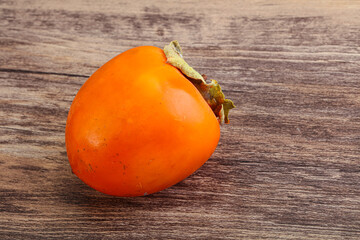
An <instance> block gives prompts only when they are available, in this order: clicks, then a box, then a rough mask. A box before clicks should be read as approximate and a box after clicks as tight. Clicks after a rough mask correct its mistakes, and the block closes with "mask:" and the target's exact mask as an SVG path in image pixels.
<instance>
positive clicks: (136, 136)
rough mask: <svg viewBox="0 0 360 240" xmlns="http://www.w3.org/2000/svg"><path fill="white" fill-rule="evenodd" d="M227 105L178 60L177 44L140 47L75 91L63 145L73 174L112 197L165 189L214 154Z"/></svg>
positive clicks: (212, 86)
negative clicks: (163, 46) (161, 46)
mask: <svg viewBox="0 0 360 240" xmlns="http://www.w3.org/2000/svg"><path fill="white" fill-rule="evenodd" d="M233 107H234V105H233V103H232V101H230V100H228V99H225V97H224V94H223V93H222V92H221V88H220V86H219V85H218V84H217V82H216V81H215V80H212V82H211V83H206V79H205V78H204V76H202V75H200V74H199V73H198V72H196V71H195V70H194V69H193V68H191V67H190V66H189V65H188V64H187V63H186V62H185V61H184V59H183V58H182V51H181V48H180V46H179V44H178V42H177V41H173V42H171V43H170V44H169V45H168V46H165V48H164V50H162V49H160V48H157V47H153V46H141V47H136V48H132V49H130V50H127V51H125V52H123V53H121V54H120V55H118V56H116V57H114V58H113V59H111V60H110V61H109V62H107V63H106V64H104V65H103V66H102V67H100V68H99V69H98V70H97V71H96V72H95V73H94V74H93V75H92V76H90V78H89V79H88V80H87V81H86V82H85V83H84V85H83V86H82V87H81V88H80V90H79V91H78V93H77V95H76V96H75V98H74V100H73V102H72V105H71V107H70V111H69V114H68V118H67V123H66V130H65V140H66V149H67V155H68V159H69V162H70V165H71V168H72V171H73V173H75V174H76V175H77V176H78V177H79V178H80V179H81V180H82V181H83V182H85V183H86V184H88V185H89V186H90V187H92V188H94V189H96V190H98V191H100V192H103V193H106V194H110V195H115V196H123V197H125V196H142V195H147V194H151V193H155V192H158V191H160V190H163V189H165V188H168V187H170V186H172V185H174V184H176V183H178V182H179V181H181V180H183V179H184V178H186V177H188V176H189V175H190V174H192V173H193V172H195V171H196V170H197V169H198V168H199V167H201V166H202V165H203V164H204V163H205V162H206V161H207V160H208V159H209V158H210V156H211V155H212V153H213V152H214V150H215V148H216V146H217V144H218V141H219V137H220V123H221V122H226V123H227V122H228V121H229V120H228V112H229V109H231V108H233Z"/></svg>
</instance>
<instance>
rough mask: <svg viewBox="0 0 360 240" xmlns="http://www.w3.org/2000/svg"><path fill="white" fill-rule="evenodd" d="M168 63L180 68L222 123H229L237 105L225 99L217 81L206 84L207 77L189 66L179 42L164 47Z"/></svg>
mask: <svg viewBox="0 0 360 240" xmlns="http://www.w3.org/2000/svg"><path fill="white" fill-rule="evenodd" d="M164 52H165V55H166V58H167V62H168V63H169V64H171V65H172V66H174V67H176V68H178V69H179V70H180V71H181V72H182V73H183V74H184V76H185V77H186V78H187V79H189V80H190V81H191V83H192V84H193V85H194V86H195V87H196V88H197V89H198V90H199V92H200V93H201V95H202V96H203V97H204V99H205V101H206V102H207V103H208V104H209V106H210V107H211V109H212V110H213V112H214V114H215V116H216V117H217V118H218V120H219V122H220V123H223V122H225V123H229V116H228V115H229V111H230V109H232V108H234V107H235V105H234V103H233V102H232V101H231V100H230V99H225V95H224V93H223V92H222V91H221V87H220V85H219V84H218V83H217V81H215V80H213V79H211V82H210V83H206V79H207V77H206V75H201V74H199V73H198V72H197V71H195V70H194V69H193V68H192V67H190V66H189V64H187V63H186V62H185V60H184V58H183V56H182V50H181V47H180V45H179V43H178V41H172V42H171V43H170V44H169V45H167V46H165V47H164Z"/></svg>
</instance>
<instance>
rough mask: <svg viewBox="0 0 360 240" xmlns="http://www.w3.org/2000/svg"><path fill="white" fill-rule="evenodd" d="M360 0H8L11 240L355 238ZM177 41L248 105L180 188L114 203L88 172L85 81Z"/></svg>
mask: <svg viewBox="0 0 360 240" xmlns="http://www.w3.org/2000/svg"><path fill="white" fill-rule="evenodd" d="M359 11H360V2H359V1H320V2H305V1H222V3H221V4H220V3H219V2H217V1H199V2H197V3H194V2H192V1H183V2H166V3H162V2H161V1H151V2H150V1H149V2H146V3H140V2H135V1H132V2H128V1H106V2H99V1H91V0H83V1H75V2H74V1H41V0H36V1H31V3H29V2H28V1H22V0H19V1H11V0H5V1H1V2H0V51H1V55H0V211H1V215H0V238H1V239H14V238H16V239H29V238H31V239H32V238H45V239H49V238H59V239H74V238H75V239H82V238H84V239H89V238H94V239H97V238H99V239H103V238H105V239H119V238H131V239H143V238H154V239H169V238H170V239H241V238H245V239H358V238H359V236H360V187H359V184H358V182H359V181H360V167H359V160H360V159H359V156H360V148H359V147H360V82H359V76H360V70H359V69H360V64H359V63H360V48H359V45H360V31H359V30H360V27H359V26H360V15H359V14H358V13H359ZM173 39H178V40H179V41H180V43H181V44H182V46H183V50H184V52H185V58H186V59H187V60H188V62H189V63H191V65H192V66H194V67H195V69H197V70H198V71H200V72H201V73H206V74H207V75H208V76H209V77H211V78H215V79H217V80H219V81H220V82H221V83H222V87H223V89H224V92H225V93H226V95H227V96H228V97H229V98H231V99H233V100H234V102H235V104H236V105H237V106H238V108H236V109H235V110H234V111H233V112H232V113H231V124H230V125H226V126H223V127H222V129H221V131H222V136H221V140H220V142H219V146H218V148H217V150H216V152H215V153H214V154H213V156H212V157H211V159H210V160H209V161H208V162H207V163H206V164H205V165H204V166H203V167H202V168H201V169H199V170H198V171H197V172H196V173H195V174H193V175H192V176H191V177H189V178H187V179H186V180H184V181H182V182H181V183H179V184H177V185H176V186H174V187H171V188H169V189H166V190H164V191H162V192H160V193H156V194H153V195H151V196H147V197H142V198H126V199H123V198H115V197H111V196H106V195H103V194H101V193H98V192H96V191H94V190H92V189H90V188H89V187H87V186H86V185H84V184H83V183H82V182H81V181H80V180H79V179H77V178H76V177H75V176H74V175H73V174H72V173H71V170H70V166H69V164H68V162H67V157H66V150H65V142H64V128H65V123H66V117H67V112H68V109H69V107H70V104H71V101H72V99H73V97H74V96H75V94H76V92H77V90H78V89H79V88H80V86H81V85H82V84H83V83H84V82H85V81H86V79H87V77H88V76H90V75H91V74H92V73H93V72H94V71H95V70H96V69H97V68H98V67H100V66H101V65H102V64H103V63H105V62H106V61H107V60H109V59H111V58H112V57H114V56H115V55H117V54H119V53H121V52H122V51H125V50H126V49H128V48H131V47H135V46H139V45H154V46H158V47H162V46H164V45H165V44H166V43H168V42H169V41H171V40H173Z"/></svg>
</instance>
